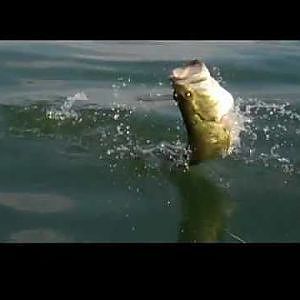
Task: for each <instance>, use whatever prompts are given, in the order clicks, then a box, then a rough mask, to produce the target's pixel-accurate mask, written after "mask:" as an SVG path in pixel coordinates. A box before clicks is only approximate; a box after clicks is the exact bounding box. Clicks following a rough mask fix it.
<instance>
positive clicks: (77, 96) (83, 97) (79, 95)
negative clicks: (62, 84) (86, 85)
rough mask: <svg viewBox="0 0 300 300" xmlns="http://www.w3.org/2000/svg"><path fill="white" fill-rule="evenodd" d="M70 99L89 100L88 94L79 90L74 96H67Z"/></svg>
mask: <svg viewBox="0 0 300 300" xmlns="http://www.w3.org/2000/svg"><path fill="white" fill-rule="evenodd" d="M67 100H69V101H78V100H84V101H87V100H89V99H88V97H87V95H86V94H85V93H84V92H78V93H76V94H75V95H74V96H70V97H68V98H67Z"/></svg>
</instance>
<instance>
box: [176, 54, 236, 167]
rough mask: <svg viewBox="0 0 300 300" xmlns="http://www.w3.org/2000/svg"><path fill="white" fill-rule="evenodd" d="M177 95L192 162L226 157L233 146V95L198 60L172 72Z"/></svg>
mask: <svg viewBox="0 0 300 300" xmlns="http://www.w3.org/2000/svg"><path fill="white" fill-rule="evenodd" d="M171 80H172V84H173V88H174V93H173V97H174V99H175V101H177V103H178V106H179V109H180V111H181V114H182V117H183V120H184V123H185V126H186V130H187V134H188V144H189V147H190V150H191V152H192V154H191V160H190V164H195V163H198V162H200V161H203V160H207V159H214V158H217V157H220V156H226V155H227V154H228V153H230V151H231V145H232V135H231V129H232V123H233V122H232V119H231V117H230V116H231V112H232V110H233V107H234V100H233V97H232V95H231V94H230V93H229V92H228V91H226V90H225V89H224V88H223V87H222V86H220V84H219V83H218V82H217V81H216V80H215V79H214V78H213V77H211V75H210V73H209V71H208V69H207V67H206V66H205V64H204V63H203V62H200V61H198V60H194V61H192V62H190V63H189V64H188V65H186V66H184V67H182V68H176V69H174V70H173V72H172V74H171Z"/></svg>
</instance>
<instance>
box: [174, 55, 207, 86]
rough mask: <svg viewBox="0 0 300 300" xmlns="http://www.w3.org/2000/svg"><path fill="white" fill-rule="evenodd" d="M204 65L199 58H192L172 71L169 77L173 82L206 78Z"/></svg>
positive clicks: (195, 80)
mask: <svg viewBox="0 0 300 300" xmlns="http://www.w3.org/2000/svg"><path fill="white" fill-rule="evenodd" d="M204 71H205V65H204V63H203V62H201V61H199V60H192V61H190V62H189V63H188V64H187V65H186V66H184V67H181V68H176V69H174V70H173V71H172V73H171V75H170V79H171V81H172V82H173V83H174V84H179V83H180V82H182V83H187V82H189V83H191V82H197V81H201V80H205V79H206V77H207V76H206V74H205V72H204Z"/></svg>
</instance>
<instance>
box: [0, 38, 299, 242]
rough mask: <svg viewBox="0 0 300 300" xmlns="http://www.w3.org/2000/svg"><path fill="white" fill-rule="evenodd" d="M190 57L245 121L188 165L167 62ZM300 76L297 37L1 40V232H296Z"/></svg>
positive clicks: (162, 238) (256, 237)
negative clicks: (213, 152)
mask: <svg viewBox="0 0 300 300" xmlns="http://www.w3.org/2000/svg"><path fill="white" fill-rule="evenodd" d="M196 57H197V58H203V59H204V60H205V62H206V63H207V64H208V67H209V69H210V70H211V72H212V73H213V74H214V76H215V77H216V78H218V80H220V81H221V84H223V85H224V86H225V87H226V88H227V89H228V90H229V91H230V92H231V93H232V94H233V96H234V97H235V101H236V108H237V110H239V111H240V113H241V115H242V116H243V118H244V120H245V131H243V132H242V133H241V139H240V147H238V148H237V149H236V151H235V152H234V153H233V154H232V155H231V156H229V157H227V158H226V159H220V160H216V161H210V162H205V163H203V164H201V165H198V166H196V167H192V168H190V169H189V170H185V169H184V168H182V164H183V163H184V158H183V157H184V149H185V143H186V133H185V128H184V126H183V124H182V119H181V115H180V113H179V110H178V108H177V107H176V106H175V104H174V102H173V101H172V100H171V97H170V96H168V95H170V94H171V88H170V84H169V81H168V75H169V73H170V71H171V69H172V68H174V67H177V66H179V65H181V64H182V63H183V62H185V61H186V60H190V59H192V58H196ZM299 86H300V42H196V41H185V42H184V41H178V42H175V41H170V42H150V41H144V42H143V41H139V42H133V41H132V42H118V41H114V42H88V41H84V42H79V41H78V42H62V41H61V42H5V41H2V42H0V125H1V126H0V145H1V146H0V166H1V172H0V218H1V227H0V241H2V242H176V241H210V242H286V241H289V242H290V241H299V240H300V218H299V215H300V185H299V179H300V141H299V139H300V90H299ZM149 94H151V97H152V99H153V95H154V96H155V95H157V94H162V95H164V96H162V97H160V96H155V97H157V99H162V98H164V99H166V101H138V99H139V97H142V98H144V99H146V98H147V97H148V96H149ZM151 97H150V98H151ZM155 97H154V99H155ZM148 98H149V97H148ZM168 99H169V100H168Z"/></svg>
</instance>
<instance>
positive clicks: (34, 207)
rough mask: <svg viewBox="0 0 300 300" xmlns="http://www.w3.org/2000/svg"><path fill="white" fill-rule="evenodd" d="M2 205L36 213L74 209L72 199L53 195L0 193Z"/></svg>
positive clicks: (0, 203)
mask: <svg viewBox="0 0 300 300" xmlns="http://www.w3.org/2000/svg"><path fill="white" fill-rule="evenodd" d="M0 205H5V206H8V207H11V208H14V209H16V210H21V211H29V212H35V213H53V212H61V211H65V210H68V209H71V208H72V207H73V202H72V200H71V199H70V198H68V197H65V196H61V195H52V194H31V193H0Z"/></svg>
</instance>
